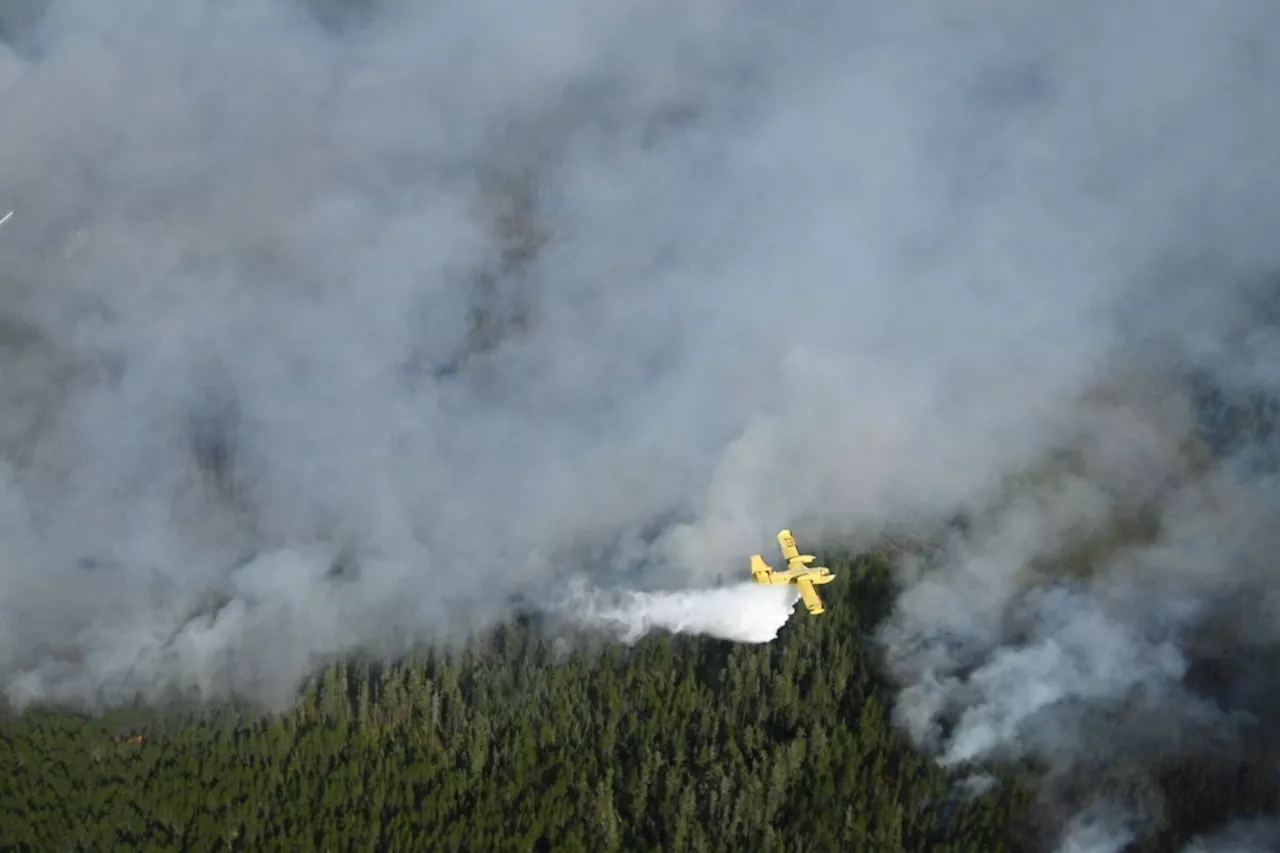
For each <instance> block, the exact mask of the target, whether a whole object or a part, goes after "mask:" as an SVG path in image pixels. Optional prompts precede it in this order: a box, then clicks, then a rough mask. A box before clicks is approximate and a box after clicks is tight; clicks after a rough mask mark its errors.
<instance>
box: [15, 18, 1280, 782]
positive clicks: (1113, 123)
mask: <svg viewBox="0 0 1280 853" xmlns="http://www.w3.org/2000/svg"><path fill="white" fill-rule="evenodd" d="M22 6H23V9H24V11H23V12H22V14H16V13H14V12H13V11H12V9H13V8H16V7H14V6H12V4H5V5H3V6H0V42H2V43H4V44H5V50H4V52H3V53H0V64H2V65H3V68H0V78H2V84H0V122H2V123H0V210H9V209H14V210H16V211H17V215H15V217H14V218H13V219H12V220H11V221H9V222H8V223H6V225H5V226H4V231H3V234H0V691H2V692H3V694H4V695H5V696H6V697H8V698H10V699H12V700H18V701H21V702H28V701H41V700H57V701H64V702H68V703H74V704H78V705H85V706H93V705H97V704H101V703H103V702H114V701H122V700H124V699H125V698H127V697H131V696H133V695H135V694H141V695H143V696H144V697H147V698H156V697H159V696H163V695H165V694H166V693H168V692H169V691H184V692H195V693H197V694H200V695H205V696H219V695H226V694H229V693H241V694H247V695H251V696H253V697H255V698H263V697H267V698H269V699H270V700H271V701H284V698H282V697H288V696H289V695H290V691H291V690H292V689H293V688H294V686H295V685H296V684H297V683H298V681H299V680H300V679H301V678H302V677H303V676H304V675H305V674H306V673H307V672H308V671H309V670H310V669H311V668H312V667H314V666H315V665H317V663H318V662H320V661H323V660H325V659H327V658H330V657H333V656H336V655H341V654H343V653H346V652H348V651H350V650H353V649H357V648H359V649H366V650H372V651H375V652H382V653H386V654H395V653H398V652H399V651H401V650H402V649H404V648H405V647H407V646H408V645H411V644H413V643H417V642H427V641H433V640H438V639H441V638H451V637H457V636H460V635H462V634H464V633H465V632H467V631H471V630H475V629H478V628H480V629H482V628H484V627H486V626H491V625H493V624H495V623H496V622H498V621H499V620H501V619H504V618H506V617H507V616H508V615H509V614H510V612H511V610H512V609H513V608H514V607H515V606H516V605H515V604H514V603H513V602H515V601H519V600H520V599H521V598H522V597H527V596H528V595H531V594H537V593H538V592H539V591H544V590H547V589H557V588H558V586H557V584H559V583H560V582H561V581H562V579H563V578H564V577H565V575H566V573H569V574H574V573H579V572H582V573H586V574H588V575H589V577H590V582H591V584H592V586H593V588H595V589H598V590H600V591H601V593H602V594H603V595H606V596H615V595H620V596H622V599H621V600H613V601H612V602H611V603H610V602H609V601H608V600H607V599H606V603H605V604H602V605H601V607H602V608H603V609H604V611H605V612H612V616H613V617H614V618H615V622H616V624H617V625H618V626H619V627H620V630H621V631H622V633H623V634H624V635H625V636H636V635H637V633H636V632H637V631H640V632H643V631H644V630H648V629H652V628H657V627H661V628H663V629H666V630H706V631H710V632H718V634H719V635H721V636H738V637H748V638H751V637H765V638H766V639H767V637H768V636H771V633H770V632H776V630H777V627H776V626H777V625H778V624H781V622H780V621H779V620H781V619H783V618H785V617H784V615H783V614H784V609H783V608H782V602H781V601H777V602H770V601H768V598H769V597H770V596H773V595H779V596H780V595H782V594H783V592H782V591H768V590H757V589H754V588H751V589H750V593H749V595H748V592H747V591H746V590H745V589H744V590H742V591H740V592H732V591H731V592H714V593H706V594H705V595H704V594H703V593H697V592H689V593H681V592H679V591H680V590H697V589H700V588H705V587H707V586H709V585H710V584H711V583H713V581H714V579H715V577H716V576H717V575H722V576H731V573H740V572H741V571H742V567H743V565H744V560H745V559H746V558H747V556H748V555H749V554H751V553H752V552H754V551H762V550H765V549H767V548H769V547H771V543H772V536H773V535H774V533H775V531H776V530H777V529H778V528H779V527H782V526H790V527H793V528H794V529H795V530H796V532H797V535H798V536H799V537H800V538H801V539H802V540H804V541H805V542H807V543H809V544H806V545H805V547H806V549H807V550H816V549H818V548H820V547H821V544H822V541H823V540H824V539H827V538H828V537H829V538H830V539H834V538H836V537H837V536H838V537H839V538H840V539H841V540H842V541H845V542H849V543H852V544H853V545H854V546H861V545H867V544H870V543H872V542H874V541H875V540H876V539H877V538H879V537H880V536H881V535H882V534H883V533H885V532H886V531H896V530H899V529H911V530H923V531H926V532H928V531H937V530H944V531H946V532H944V533H942V534H940V539H939V541H938V542H937V543H936V544H937V549H936V551H935V552H933V553H932V554H930V555H928V556H927V557H922V558H920V559H918V560H916V561H914V562H904V563H903V564H902V565H901V566H899V570H900V574H899V582H900V584H901V587H902V589H901V595H900V597H899V598H898V599H897V601H896V603H895V608H894V612H893V615H892V616H891V618H890V619H889V620H888V622H887V623H886V624H885V625H884V626H883V630H882V632H881V639H882V640H883V642H884V646H885V648H886V653H887V655H888V661H889V665H890V667H891V670H892V672H893V673H894V675H895V676H896V677H897V678H898V679H900V681H901V682H902V685H903V693H902V695H901V697H900V701H899V702H898V705H897V709H896V713H897V716H898V719H899V720H900V721H901V722H902V724H903V725H904V727H905V728H907V729H908V730H909V731H910V732H912V733H913V734H914V735H915V736H916V737H917V738H919V742H920V744H921V745H922V746H923V747H925V748H929V749H932V750H936V751H937V754H938V755H939V756H940V757H941V758H943V760H946V761H948V762H959V763H964V762H966V761H973V760H982V759H994V758H998V757H1010V756H1034V757H1039V758H1042V759H1046V760H1048V761H1049V763H1050V764H1052V765H1053V766H1054V767H1055V768H1056V769H1057V770H1059V771H1061V772H1064V773H1068V772H1069V771H1070V768H1072V767H1076V766H1079V765H1080V762H1081V761H1082V760H1083V759H1084V758H1086V757H1087V758H1089V759H1090V760H1094V759H1097V758H1098V757H1099V756H1106V755H1111V754H1119V753H1120V752H1121V751H1120V750H1118V748H1117V745H1124V746H1125V747H1126V749H1127V750H1129V751H1130V752H1137V753H1140V754H1141V756H1142V758H1143V760H1145V759H1146V758H1149V757H1151V756H1154V755H1163V754H1166V753H1168V752H1170V751H1172V752H1177V753H1184V752H1188V751H1192V752H1193V751H1195V750H1196V749H1200V748H1203V744H1204V743H1205V742H1206V741H1205V740H1204V738H1207V737H1209V735H1210V734H1212V735H1213V739H1212V742H1213V743H1215V744H1218V743H1227V744H1230V743H1232V742H1233V738H1234V737H1237V736H1239V737H1243V735H1240V732H1241V731H1243V730H1242V729H1241V728H1240V725H1241V724H1240V720H1241V719H1243V718H1244V717H1247V716H1249V715H1252V716H1253V717H1254V718H1256V719H1259V720H1264V721H1265V720H1270V719H1274V718H1275V715H1274V714H1271V713H1270V711H1271V710H1273V709H1271V708H1270V707H1269V706H1268V702H1269V700H1268V699H1267V698H1266V697H1268V696H1270V695H1273V691H1269V687H1270V686H1272V684H1273V683H1274V681H1275V679H1274V677H1273V676H1271V675H1269V671H1268V670H1267V668H1266V667H1262V666H1258V665H1256V664H1253V663H1251V662H1250V661H1251V660H1252V657H1253V656H1258V655H1265V654H1269V653H1272V652H1274V651H1275V650H1276V645H1277V641H1278V639H1280V637H1278V633H1280V632H1277V630H1276V627H1275V626H1276V625H1277V624H1280V620H1278V619H1277V613H1280V583H1277V577H1276V574H1275V572H1274V569H1273V568H1272V566H1273V556H1274V554H1275V553H1276V552H1277V550H1278V549H1277V547H1276V546H1277V545H1280V542H1278V541H1277V539H1278V538H1280V536H1278V534H1277V530H1280V526H1278V525H1276V524H1274V516H1275V512H1274V507H1275V506H1276V502H1275V498H1276V495H1277V489H1276V486H1277V481H1276V479H1275V474H1274V465H1273V464H1272V463H1270V462H1268V460H1267V456H1266V453H1267V452H1268V451H1269V450H1271V449H1273V448H1272V445H1273V441H1272V440H1271V439H1270V438H1269V436H1268V435H1266V434H1265V431H1255V434H1253V435H1252V437H1249V438H1247V439H1246V440H1244V442H1243V446H1230V447H1221V446H1217V445H1216V444H1215V442H1214V441H1212V440H1206V437H1205V433H1206V431H1208V432H1212V430H1206V428H1205V424H1204V423H1203V421H1204V413H1203V409H1205V408H1206V407H1205V406H1203V405H1202V403H1201V402H1200V401H1198V400H1197V398H1196V393H1195V392H1194V391H1193V390H1192V391H1189V390H1188V389H1189V388H1191V387H1193V386H1192V385H1191V384H1190V383H1188V381H1187V378H1188V377H1189V376H1194V377H1199V378H1201V379H1203V380H1204V382H1205V383H1206V384H1207V385H1209V386H1211V387H1214V388H1217V389H1221V390H1225V391H1226V392H1228V393H1229V394H1231V395H1235V396H1236V397H1247V398H1253V397H1261V398H1263V399H1272V400H1274V399H1275V397H1276V395H1277V393H1278V392H1280V376H1277V373H1276V369H1275V365H1276V360H1275V357H1274V356H1275V354H1276V353H1277V352H1280V334H1278V333H1277V327H1276V322H1275V319H1276V318H1275V314H1276V311H1275V308H1274V305H1275V302H1276V291H1277V286H1276V280H1275V275H1276V272H1277V270H1280V241H1277V240H1276V239H1275V231H1276V225H1277V222H1280V171H1277V169H1276V167H1275V158H1274V154H1273V152H1274V151H1277V150H1280V99H1277V98H1276V97H1275V92H1276V91H1277V89H1278V88H1280V56H1278V55H1277V54H1276V52H1275V51H1273V50H1270V49H1269V45H1270V42H1269V40H1268V39H1269V38H1270V34H1272V33H1274V32H1276V31H1277V28H1278V27H1280V6H1277V5H1276V4H1275V3H1273V2H1270V0H1245V1H1244V2H1238V3H1231V4H1225V5H1224V4H1197V3H1187V2H1158V3H1157V2H1139V3H1136V4H1124V5H1123V6H1118V5H1117V4H1113V3H1105V2H1102V0H1082V2H1076V3H1071V4H1058V5H1055V6H1052V7H1049V6H1039V5H1037V6H1026V5H1014V4H1006V3H996V2H985V3H978V4H976V5H974V4H966V5H964V6H956V7H954V8H953V7H951V6H948V7H946V8H938V9H935V8H930V7H926V6H920V5H918V4H880V3H873V2H848V0H819V1H818V2H815V3H812V4H807V5H806V6H805V7H804V8H803V9H795V8H791V7H786V8H783V7H781V6H779V5H778V4H776V3H769V2H764V0H747V2H745V3H726V2H723V0H705V2H695V3H692V4H690V3H686V2H681V3H673V2H666V3H664V2H657V3H655V2H652V0H648V2H641V0H611V2H596V0H552V2H549V3H542V4H539V5H538V7H537V8H536V9H531V8H530V7H528V6H527V4H519V3H515V2H509V0H481V2H475V3H466V4H420V3H405V2H401V0H381V2H363V3H352V4H341V3H337V2H336V0H335V2H329V3H323V4H322V3H320V2H319V0H254V2H248V0H240V2H235V0H233V1H232V2H212V0H195V2H188V3H183V4H174V3H160V2H154V0H120V2H115V3H111V4H102V3H99V2H94V0H49V2H47V3H43V4H40V3H26V4H22ZM37 7H39V8H37ZM339 9H341V10H343V12H342V13H341V14H339V13H338V11H337V10H339ZM32 10H36V12H33V11H32ZM37 12H38V13H37ZM997 12H998V13H999V14H994V13H997ZM4 69H8V70H4ZM1263 408H1265V406H1264V407H1263ZM1263 420H1265V418H1264V419H1263ZM1269 465H1270V467H1268V466H1269ZM953 518H957V519H958V520H959V521H962V522H963V524H961V525H959V526H957V527H955V528H947V527H946V524H947V522H948V521H949V520H950V519H953ZM730 589H732V588H730ZM619 590H646V591H652V590H670V591H673V592H670V593H652V592H643V593H637V594H636V597H633V598H630V599H627V598H626V595H625V594H623V593H619ZM737 596H741V597H742V599H741V600H739V598H738V597H737ZM748 600H749V601H750V602H751V603H747V602H748ZM792 604H793V603H789V604H788V606H787V608H786V609H785V612H786V613H789V612H790V608H791V606H792ZM775 605H776V607H775ZM757 606H758V607H759V610H760V612H759V613H758V614H757V615H756V616H755V617H752V619H746V617H745V616H743V614H746V613H754V612H755V608H756V607H757ZM628 608H630V609H628ZM610 609H612V611H610ZM739 618H742V619H743V620H744V621H741V622H740V621H737V620H738V619H739ZM756 618H758V621H752V620H754V619H756ZM700 620H703V621H700ZM1215 655H1216V656H1217V659H1218V660H1224V661H1226V662H1228V663H1230V664H1231V665H1232V666H1233V667H1235V669H1234V670H1233V672H1232V673H1231V675H1230V677H1229V679H1228V681H1229V683H1228V684H1227V686H1226V687H1225V688H1219V687H1199V688H1197V687H1194V685H1192V683H1191V682H1193V681H1194V680H1195V677H1196V673H1197V666H1198V665H1199V664H1200V663H1201V662H1202V661H1203V660H1204V659H1205V658H1206V657H1213V656H1215ZM1255 728H1262V729H1266V728H1267V724H1265V723H1260V724H1257V726H1255ZM1237 746H1238V744H1237Z"/></svg>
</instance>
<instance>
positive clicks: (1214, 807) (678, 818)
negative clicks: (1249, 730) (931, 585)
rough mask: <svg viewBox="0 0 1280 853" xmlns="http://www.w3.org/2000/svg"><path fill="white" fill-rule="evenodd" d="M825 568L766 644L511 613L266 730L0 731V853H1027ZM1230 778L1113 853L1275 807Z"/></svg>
mask: <svg viewBox="0 0 1280 853" xmlns="http://www.w3.org/2000/svg"><path fill="white" fill-rule="evenodd" d="M827 563H828V565H831V566H832V568H833V570H835V571H836V572H837V573H838V574H839V575H840V576H841V579H840V580H839V581H837V583H835V584H832V585H830V586H827V587H825V588H824V592H826V598H827V600H828V608H829V609H828V613H827V614H826V615H824V616H823V617H821V618H810V617H808V616H807V615H805V614H803V613H802V612H801V611H800V609H799V608H797V611H796V615H795V616H793V618H792V620H791V622H790V623H789V624H788V625H787V626H786V627H785V628H784V629H783V631H782V632H781V634H780V636H779V638H778V639H777V640H776V641H775V642H773V643H770V644H765V645H758V646H751V645H736V644H733V643H728V642H724V641H718V640H712V639H706V638H699V637H670V636H653V637H649V638H647V639H645V640H643V641H641V642H640V643H638V644H637V645H636V646H634V647H633V648H630V649H628V648H624V647H620V646H617V645H611V644H600V643H596V644H582V645H580V646H578V647H577V648H578V650H577V651H575V652H573V653H572V654H570V655H568V656H567V657H566V656H561V655H557V654H556V653H555V651H554V649H553V641H552V638H551V636H550V635H549V634H548V633H547V632H545V631H544V630H542V629H540V628H539V627H538V625H537V624H536V620H533V619H530V618H528V617H517V618H513V619H512V620H511V621H509V622H508V623H507V624H505V625H503V626H501V627H499V628H498V629H496V630H494V631H492V632H489V633H487V634H485V635H484V636H482V637H478V638H476V639H475V640H473V641H472V642H470V643H469V644H466V645H465V646H462V647H459V648H456V649H453V650H436V651H424V652H423V653H422V654H421V655H419V656H417V657H415V658H413V659H410V660H403V661H398V662H394V663H379V662H376V661H371V660H364V659H354V660H346V661H341V662H338V663H335V664H334V665H332V666H329V667H328V668H327V669H325V670H324V671H323V672H322V673H319V674H317V675H316V676H315V678H313V679H312V680H311V681H310V682H309V683H308V684H307V685H306V686H305V688H304V689H303V690H302V691H301V695H300V697H299V701H298V704H297V705H296V707H294V708H293V709H291V710H290V711H288V712H285V713H280V714H266V713H261V712H257V711H254V710H253V709H251V708H247V707H242V706H238V705H236V704H233V703H226V704H222V705H219V706H216V707H197V706H192V707H185V708H181V707H176V706H173V707H167V708H147V707H142V706H136V707H129V708H116V709H114V710H110V711H108V712H105V713H103V714H100V715H83V714H77V713H72V712H69V711H65V710H59V709H50V708H35V709H29V710H27V711H26V712H25V713H23V714H21V715H18V714H15V713H13V712H12V711H9V712H7V713H5V714H3V715H0V765H2V766H4V767H6V768H10V772H8V773H6V774H4V775H3V777H0V804H2V805H0V849H4V850H13V851H76V850H95V851H97V850H107V849H130V850H141V851H162V850H164V851H179V850H180V851H213V850H246V851H268V850H282V851H283V850H289V851H299V850H333V851H337V850H344V851H345V850H368V851H374V850H397V851H398V850H405V851H461V850H484V851H488V850H493V851H536V850H556V851H612V850H637V851H649V850H653V851H684V850H689V851H720V850H723V851H741V850H752V851H788V853H798V851H826V850H875V851H886V853H892V851H898V850H902V851H921V850H935V851H974V853H995V852H996V851H1006V850H1007V851H1015V850H1035V849H1043V848H1042V845H1043V844H1044V843H1046V842H1047V841H1049V840H1051V839H1050V838H1048V837H1047V836H1046V835H1045V829H1044V828H1045V827H1046V826H1047V825H1049V824H1048V823H1046V822H1047V821H1050V820H1051V819H1052V817H1053V816H1052V815H1051V814H1050V813H1049V812H1048V811H1046V809H1045V808H1044V807H1043V806H1042V805H1038V804H1037V799H1036V796H1035V794H1034V790H1035V789H1034V786H1033V782H1034V777H1033V775H1032V769H1031V768H1023V769H1022V770H1021V772H1020V773H1018V774H1014V773H1013V771H1012V770H1011V769H1010V768H1004V769H1003V770H1000V769H997V772H1000V773H1001V775H1002V776H1003V777H1004V779H1005V782H1004V783H1003V784H1000V785H996V786H994V787H992V788H991V789H990V790H988V791H987V792H986V793H984V794H983V795H981V796H976V797H966V796H965V795H963V793H962V788H961V786H959V785H957V784H956V783H957V782H958V781H959V780H961V779H963V778H964V774H961V775H960V776H957V777H953V778H951V779H949V778H948V777H947V776H946V775H945V774H944V773H943V772H942V771H941V770H940V769H939V768H938V767H936V766H935V765H934V764H933V763H932V762H931V761H930V760H929V759H928V758H927V757H924V756H921V755H919V754H917V753H916V752H914V751H913V750H912V749H911V748H910V747H909V746H908V745H907V744H906V743H905V741H904V740H903V739H902V737H901V736H900V735H898V734H897V733H896V732H895V731H894V730H893V729H892V727H891V726H890V723H889V719H888V718H889V707H890V705H891V701H892V693H891V690H890V685H888V684H887V683H886V682H885V681H884V679H883V678H882V677H881V676H880V675H879V674H878V671H877V666H876V663H875V653H874V647H873V645H872V644H870V643H869V642H868V639H867V636H868V635H869V634H870V632H871V629H872V627H873V625H874V624H875V622H876V621H877V620H878V619H879V618H880V617H881V616H882V615H883V613H884V608H885V607H886V606H887V603H888V600H889V595H890V578H889V565H890V562H889V559H888V558H887V557H886V556H883V555H881V556H863V557H859V558H856V559H853V558H846V559H836V560H828V561H827ZM1235 770H1236V768H1232V772H1231V774H1230V775H1223V773H1222V769H1221V768H1209V769H1206V768H1202V767H1197V768H1187V767H1183V768H1178V769H1177V772H1176V773H1174V775H1171V776H1170V777H1169V778H1168V779H1166V780H1164V781H1165V782H1166V789H1167V792H1168V793H1169V794H1170V796H1171V797H1172V798H1173V799H1172V800H1171V802H1173V803H1178V804H1180V808H1178V809H1173V808H1170V809H1167V810H1166V813H1167V817H1166V822H1165V824H1163V825H1162V826H1161V827H1160V828H1159V829H1160V831H1159V832H1157V833H1156V834H1155V835H1154V836H1152V837H1151V838H1149V839H1147V841H1146V842H1145V843H1144V844H1143V846H1142V847H1140V848H1137V847H1135V848H1134V849H1141V850H1164V849H1169V850H1174V849H1180V847H1181V845H1180V844H1179V843H1177V842H1179V841H1180V840H1184V839H1186V838H1188V837H1189V835H1190V834H1191V833H1193V832H1196V831H1203V830H1204V829H1206V828H1210V827H1212V826H1213V825H1214V824H1215V823H1218V822H1221V820H1222V819H1223V818H1224V817H1225V809H1227V808H1228V807H1233V808H1235V809H1237V810H1238V809H1239V807H1240V804H1241V803H1249V802H1254V803H1256V804H1257V805H1258V808H1262V807H1264V806H1267V805H1268V804H1270V803H1272V802H1273V801H1274V798H1275V791H1274V790H1273V787H1274V786H1273V785H1272V784H1270V783H1266V782H1260V781H1259V779H1260V778H1261V777H1259V776H1257V775H1256V774H1255V775H1250V774H1249V773H1243V774H1242V773H1237V772H1235ZM1102 781H1105V777H1104V779H1102V780H1099V779H1094V780H1091V782H1092V783H1101V782H1102ZM1115 782H1116V784H1125V780H1124V779H1123V778H1122V777H1119V776H1117V777H1115Z"/></svg>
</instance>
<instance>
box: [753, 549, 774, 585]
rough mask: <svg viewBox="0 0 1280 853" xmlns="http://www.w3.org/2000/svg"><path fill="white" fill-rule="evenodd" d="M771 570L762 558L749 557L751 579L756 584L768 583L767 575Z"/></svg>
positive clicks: (757, 556)
mask: <svg viewBox="0 0 1280 853" xmlns="http://www.w3.org/2000/svg"><path fill="white" fill-rule="evenodd" d="M772 573H773V570H772V569H770V568H769V564H768V563H766V562H765V561H764V557H762V556H760V555H759V554H752V555H751V577H752V578H753V579H754V580H755V582H756V583H761V584H767V583H769V575H770V574H772Z"/></svg>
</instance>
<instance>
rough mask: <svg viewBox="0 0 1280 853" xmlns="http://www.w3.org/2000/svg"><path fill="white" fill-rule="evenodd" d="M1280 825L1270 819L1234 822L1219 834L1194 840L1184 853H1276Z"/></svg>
mask: <svg viewBox="0 0 1280 853" xmlns="http://www.w3.org/2000/svg"><path fill="white" fill-rule="evenodd" d="M1277 849H1280V823H1278V822H1277V821H1276V820H1274V819H1270V818H1257V819H1253V820H1237V821H1233V822H1232V823H1231V824H1230V825H1229V826H1227V827H1225V828H1224V829H1222V830H1221V831H1219V832H1216V833H1213V834H1212V835H1207V836H1204V837H1201V838H1196V839H1194V840H1192V842H1191V843H1190V844H1188V845H1187V846H1186V847H1184V848H1183V853H1274V851H1276V850H1277Z"/></svg>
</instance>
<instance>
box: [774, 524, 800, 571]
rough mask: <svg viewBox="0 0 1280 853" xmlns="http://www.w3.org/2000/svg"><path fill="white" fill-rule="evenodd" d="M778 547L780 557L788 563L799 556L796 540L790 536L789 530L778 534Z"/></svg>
mask: <svg viewBox="0 0 1280 853" xmlns="http://www.w3.org/2000/svg"><path fill="white" fill-rule="evenodd" d="M778 547H779V548H781V549H782V556H783V557H785V558H786V560H787V562H788V563H790V562H791V561H792V560H794V559H795V558H796V557H799V556H800V549H799V548H797V547H796V538H795V537H794V536H792V535H791V531H790V530H783V531H781V532H780V533H778Z"/></svg>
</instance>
